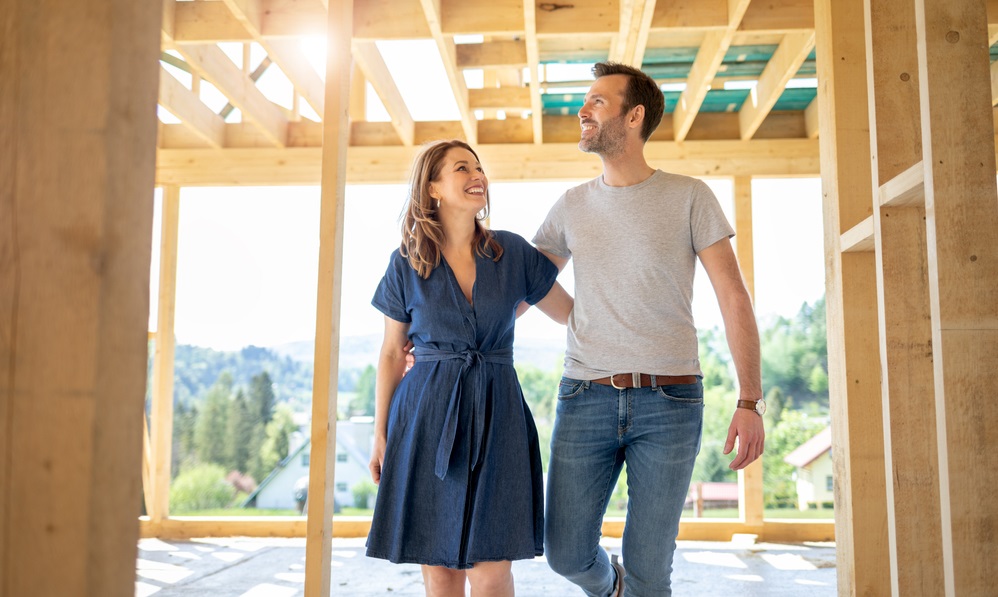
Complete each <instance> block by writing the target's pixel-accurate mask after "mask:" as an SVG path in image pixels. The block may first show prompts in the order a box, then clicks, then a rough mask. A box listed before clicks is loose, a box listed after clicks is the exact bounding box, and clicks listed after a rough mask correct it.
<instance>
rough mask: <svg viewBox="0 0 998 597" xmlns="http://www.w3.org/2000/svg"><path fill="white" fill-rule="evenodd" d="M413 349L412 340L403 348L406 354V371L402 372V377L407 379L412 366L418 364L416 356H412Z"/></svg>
mask: <svg viewBox="0 0 998 597" xmlns="http://www.w3.org/2000/svg"><path fill="white" fill-rule="evenodd" d="M412 348H413V345H412V340H409V341H408V342H406V343H405V346H403V347H402V351H403V352H405V371H403V372H402V377H405V374H406V373H408V372H409V369H412V366H413V365H415V364H416V355H414V354H412Z"/></svg>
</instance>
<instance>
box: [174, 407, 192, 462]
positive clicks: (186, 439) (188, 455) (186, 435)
mask: <svg viewBox="0 0 998 597" xmlns="http://www.w3.org/2000/svg"><path fill="white" fill-rule="evenodd" d="M197 418H198V409H197V407H196V406H194V405H191V406H184V404H183V403H177V405H176V409H175V410H174V411H173V471H172V476H173V477H176V476H177V475H178V474H179V473H180V472H181V471H182V470H184V469H185V468H188V467H190V466H191V465H193V464H194V463H195V462H196V461H197V457H196V456H195V450H194V428H195V425H196V424H197Z"/></svg>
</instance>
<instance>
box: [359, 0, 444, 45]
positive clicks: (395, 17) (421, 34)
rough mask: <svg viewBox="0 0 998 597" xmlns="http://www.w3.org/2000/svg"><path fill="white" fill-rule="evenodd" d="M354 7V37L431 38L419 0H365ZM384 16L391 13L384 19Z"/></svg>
mask: <svg viewBox="0 0 998 597" xmlns="http://www.w3.org/2000/svg"><path fill="white" fill-rule="evenodd" d="M356 4H357V6H355V7H354V21H353V38H354V39H369V40H375V39H428V38H431V37H433V34H432V32H431V31H430V27H429V26H428V25H427V23H426V14H425V13H424V12H423V10H424V9H423V6H422V5H421V4H420V0H365V1H364V2H357V3H356ZM385 15H391V18H390V19H386V18H385Z"/></svg>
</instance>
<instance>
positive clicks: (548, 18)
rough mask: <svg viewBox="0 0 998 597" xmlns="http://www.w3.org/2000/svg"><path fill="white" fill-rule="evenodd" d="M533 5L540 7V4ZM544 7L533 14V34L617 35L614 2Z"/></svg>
mask: <svg viewBox="0 0 998 597" xmlns="http://www.w3.org/2000/svg"><path fill="white" fill-rule="evenodd" d="M537 4H538V5H539V7H540V5H541V4H542V3H540V2H538V3H537ZM545 4H549V5H550V6H548V7H543V8H542V9H541V10H540V12H538V13H537V34H538V35H540V36H549V35H568V36H578V35H589V34H605V35H617V32H618V31H619V30H620V11H619V10H617V3H616V2H607V1H606V0H573V1H572V2H563V3H557V2H555V3H545ZM511 10H512V9H511Z"/></svg>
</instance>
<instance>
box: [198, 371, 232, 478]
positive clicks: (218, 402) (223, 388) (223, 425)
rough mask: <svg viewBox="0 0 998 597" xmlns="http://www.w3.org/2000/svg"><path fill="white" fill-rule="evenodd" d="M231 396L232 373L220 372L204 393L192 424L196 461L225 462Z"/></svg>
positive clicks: (221, 463)
mask: <svg viewBox="0 0 998 597" xmlns="http://www.w3.org/2000/svg"><path fill="white" fill-rule="evenodd" d="M231 396H232V375H230V374H229V373H228V372H222V374H221V375H219V376H218V379H217V380H216V381H215V384H214V385H213V386H211V389H209V390H208V392H207V393H206V394H205V397H204V405H203V406H202V408H201V411H200V414H199V415H198V417H197V422H196V423H195V425H194V453H195V455H196V456H197V460H198V462H201V463H209V462H213V463H215V464H219V465H224V464H225V463H226V461H227V456H228V455H227V454H226V445H225V444H226V430H227V429H228V419H229V403H230V402H231Z"/></svg>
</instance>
